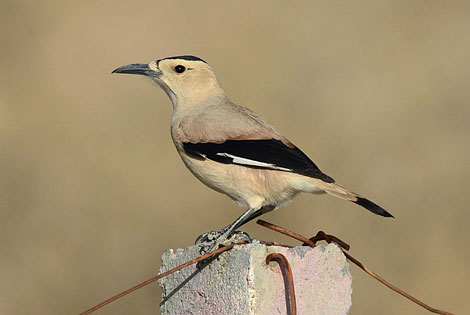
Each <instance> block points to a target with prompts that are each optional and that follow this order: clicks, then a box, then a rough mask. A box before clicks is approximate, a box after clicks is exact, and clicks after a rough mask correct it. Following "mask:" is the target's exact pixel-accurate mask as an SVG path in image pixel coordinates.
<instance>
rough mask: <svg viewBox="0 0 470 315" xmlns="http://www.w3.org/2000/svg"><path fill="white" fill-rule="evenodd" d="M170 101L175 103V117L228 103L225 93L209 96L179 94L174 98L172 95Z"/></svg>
mask: <svg viewBox="0 0 470 315" xmlns="http://www.w3.org/2000/svg"><path fill="white" fill-rule="evenodd" d="M170 99H171V102H172V103H173V113H174V114H173V115H174V116H180V115H184V114H185V113H188V112H190V111H191V110H193V109H196V108H201V107H205V106H210V105H214V104H221V103H226V102H228V99H227V97H226V96H225V93H223V91H222V92H221V93H212V94H208V95H204V94H203V93H198V94H197V96H196V95H185V94H179V95H178V96H174V97H172V96H171V95H170Z"/></svg>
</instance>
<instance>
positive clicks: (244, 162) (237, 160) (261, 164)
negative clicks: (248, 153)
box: [217, 153, 292, 172]
mask: <svg viewBox="0 0 470 315" xmlns="http://www.w3.org/2000/svg"><path fill="white" fill-rule="evenodd" d="M217 155H219V156H223V157H228V158H231V159H232V160H233V163H234V164H240V165H247V166H257V167H265V168H271V169H275V170H280V171H288V172H292V170H291V169H289V168H285V167H280V166H277V165H275V164H271V163H264V162H260V161H255V160H250V159H246V158H242V157H239V156H235V155H232V154H228V153H217Z"/></svg>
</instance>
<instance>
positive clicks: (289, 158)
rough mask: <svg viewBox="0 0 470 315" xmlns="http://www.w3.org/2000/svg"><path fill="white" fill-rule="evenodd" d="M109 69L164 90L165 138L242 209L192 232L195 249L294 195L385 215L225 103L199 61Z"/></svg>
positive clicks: (216, 242)
mask: <svg viewBox="0 0 470 315" xmlns="http://www.w3.org/2000/svg"><path fill="white" fill-rule="evenodd" d="M112 73H122V74H134V75H143V76H146V77H148V78H150V79H151V80H152V81H154V82H155V83H157V84H158V85H159V86H160V87H161V88H162V89H163V90H164V91H165V93H166V94H167V95H168V96H169V98H170V100H171V102H172V104H173V116H172V119H171V137H172V139H173V143H174V145H175V147H176V150H177V151H178V153H179V155H180V157H181V159H182V160H183V163H184V165H185V166H186V167H187V168H188V169H189V171H190V172H191V173H192V174H193V175H194V176H195V177H196V178H198V179H199V180H200V181H201V182H202V183H204V184H205V185H206V186H208V187H209V188H212V189H213V190H215V191H217V192H220V193H223V194H225V195H227V196H228V197H230V198H231V199H232V200H233V201H235V202H236V203H237V204H238V205H239V206H242V207H244V208H245V209H246V210H245V211H244V212H243V213H242V214H241V215H240V216H239V217H238V218H237V219H236V220H235V221H233V222H232V223H230V224H228V225H227V226H225V227H224V228H222V229H220V230H216V231H211V232H207V233H204V234H202V235H201V236H199V237H198V239H197V240H196V243H200V244H201V253H206V252H208V251H211V250H213V249H215V248H216V247H219V246H222V245H225V244H227V243H230V240H231V238H232V236H234V235H236V234H237V233H241V234H243V235H245V236H247V237H248V238H249V236H248V235H247V234H246V233H244V232H237V231H236V230H237V229H238V228H240V227H241V226H242V225H244V224H246V223H247V222H249V221H251V220H253V219H255V218H257V217H259V216H260V215H262V214H264V213H266V212H269V211H273V210H276V209H279V208H281V207H282V206H285V205H287V204H288V203H290V202H291V201H292V200H293V198H294V197H295V196H296V195H297V194H299V193H301V192H305V193H312V194H325V193H326V194H328V195H332V196H335V197H338V198H341V199H344V200H347V201H350V202H353V203H355V204H357V205H359V206H362V207H363V208H365V209H367V210H369V211H370V212H372V213H374V214H377V215H380V216H383V217H393V216H392V215H391V214H390V213H389V212H388V211H386V210H385V209H383V208H382V207H380V206H379V205H377V204H376V203H374V202H372V201H370V200H369V199H367V198H365V197H363V196H361V195H359V194H357V193H355V192H353V191H351V190H349V189H347V188H345V187H343V186H341V185H339V184H337V183H336V182H335V180H334V179H333V178H331V177H330V176H328V175H326V174H325V173H323V172H322V171H321V170H320V169H319V168H318V166H317V165H316V164H315V163H314V162H313V161H312V160H311V159H310V158H309V157H308V156H307V155H306V154H305V153H304V152H302V151H301V150H300V149H299V148H298V147H297V146H295V145H294V144H293V143H292V142H291V141H290V140H288V139H287V138H286V137H285V136H284V135H283V134H282V133H281V132H279V131H278V130H277V129H276V128H275V127H274V126H273V125H272V124H271V123H270V122H268V121H267V120H266V119H265V118H263V117H262V116H260V115H259V114H257V113H255V112H254V111H252V110H250V109H248V108H247V107H243V106H240V105H237V104H235V103H232V102H231V101H230V100H229V99H228V97H227V95H226V94H225V92H224V90H223V89H222V87H221V85H220V83H219V80H218V78H217V76H216V74H215V72H214V70H213V69H212V68H211V66H209V64H208V63H207V62H206V61H204V60H203V59H201V58H199V57H196V56H193V55H182V56H174V57H166V58H162V59H158V60H154V61H151V62H150V63H134V64H128V65H125V66H122V67H119V68H117V69H115V70H113V71H112ZM250 239H251V238H250Z"/></svg>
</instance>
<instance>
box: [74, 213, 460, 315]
mask: <svg viewBox="0 0 470 315" xmlns="http://www.w3.org/2000/svg"><path fill="white" fill-rule="evenodd" d="M256 223H258V224H260V225H262V226H264V227H267V228H269V229H271V230H274V231H277V232H279V233H282V234H284V235H287V236H290V237H292V238H294V239H296V240H299V241H301V242H303V243H304V244H303V245H308V246H310V247H315V243H316V242H318V241H321V240H324V241H326V242H328V243H331V242H335V243H337V244H338V245H339V246H340V247H341V248H342V249H345V250H349V245H348V244H347V243H345V242H343V241H342V240H340V239H339V238H337V237H336V236H334V235H329V234H326V233H324V232H323V231H320V232H318V233H317V235H315V236H314V237H311V238H310V239H309V238H306V237H305V236H303V235H301V234H298V233H295V232H292V231H289V230H287V229H285V228H282V227H280V226H277V225H275V224H272V223H268V222H266V221H263V220H258V221H257V222H256ZM246 243H247V241H243V242H240V243H236V244H231V245H227V246H224V247H221V248H219V249H216V250H214V251H212V252H209V253H207V254H204V255H202V256H200V257H197V258H195V259H193V260H190V261H188V262H186V263H184V264H182V265H179V266H177V267H175V268H173V269H171V270H168V271H166V272H164V273H162V274H159V275H157V276H154V277H152V278H150V279H148V280H146V281H143V282H141V283H139V284H137V285H135V286H133V287H131V288H129V289H127V290H125V291H123V292H121V293H119V294H117V295H115V296H113V297H111V298H109V299H107V300H105V301H103V302H101V303H99V304H97V305H96V306H94V307H92V308H90V309H88V310H86V311H84V312H82V313H80V315H88V314H91V313H93V312H94V311H96V310H98V309H100V308H102V307H103V306H105V305H107V304H109V303H111V302H113V301H115V300H117V299H119V298H121V297H123V296H125V295H127V294H129V293H131V292H133V291H135V290H138V289H140V288H142V287H144V286H146V285H148V284H150V283H152V282H155V281H157V280H159V279H161V278H163V277H166V276H168V275H170V274H172V273H173V272H175V271H178V270H181V269H183V268H186V267H188V266H190V265H192V264H195V263H197V262H199V261H202V260H205V259H207V258H209V257H213V256H215V255H218V254H220V253H222V252H225V251H228V250H230V249H232V248H233V247H234V246H236V245H243V244H246ZM262 243H264V244H266V245H268V246H270V245H275V246H282V247H288V248H292V247H294V246H291V245H286V244H282V243H277V242H271V241H262ZM343 253H344V255H345V256H346V257H347V258H348V259H349V260H350V261H352V262H353V263H354V264H355V265H357V266H358V267H359V268H361V269H362V270H364V271H365V272H366V273H367V274H369V275H370V276H371V277H373V278H374V279H376V280H378V281H380V282H381V283H382V284H384V285H385V286H387V287H388V288H390V289H392V290H393V291H395V292H397V293H398V294H400V295H402V296H404V297H405V298H407V299H409V300H410V301H412V302H414V303H416V304H418V305H419V306H421V307H423V308H425V309H426V310H428V311H430V312H431V313H436V314H442V315H453V314H452V313H449V312H446V311H442V310H439V309H436V308H433V307H431V306H429V305H427V304H425V303H423V302H422V301H420V300H418V299H417V298H415V297H413V296H411V295H410V294H408V293H406V292H405V291H403V290H401V289H399V288H397V287H395V286H394V285H392V284H391V283H389V282H387V281H386V280H385V279H383V278H382V277H380V276H379V275H377V274H376V273H374V272H373V271H371V270H370V269H369V268H367V267H366V266H365V265H364V264H362V263H361V262H360V261H359V260H357V259H356V258H354V257H353V256H351V255H350V254H348V253H346V252H344V251H343ZM279 255H280V254H279ZM281 256H282V255H281ZM268 257H269V256H268ZM284 258H285V257H284ZM281 261H282V260H281ZM286 262H287V261H286ZM267 263H268V262H267ZM286 266H289V264H288V262H287V263H286ZM289 269H290V266H289ZM290 289H292V293H289V296H290V302H291V303H292V301H294V303H293V304H290V305H291V310H292V309H295V308H296V306H295V293H294V291H293V290H294V284H293V280H292V283H290V284H289V290H290ZM286 292H287V290H286ZM292 305H294V308H292ZM292 314H295V313H292Z"/></svg>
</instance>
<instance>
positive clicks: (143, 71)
mask: <svg viewBox="0 0 470 315" xmlns="http://www.w3.org/2000/svg"><path fill="white" fill-rule="evenodd" d="M111 73H129V74H140V75H146V76H149V77H156V78H158V77H159V76H160V74H161V72H157V71H154V70H152V69H150V67H149V65H148V64H146V63H133V64H131V65H125V66H122V67H119V68H117V69H114V70H113V72H111Z"/></svg>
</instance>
